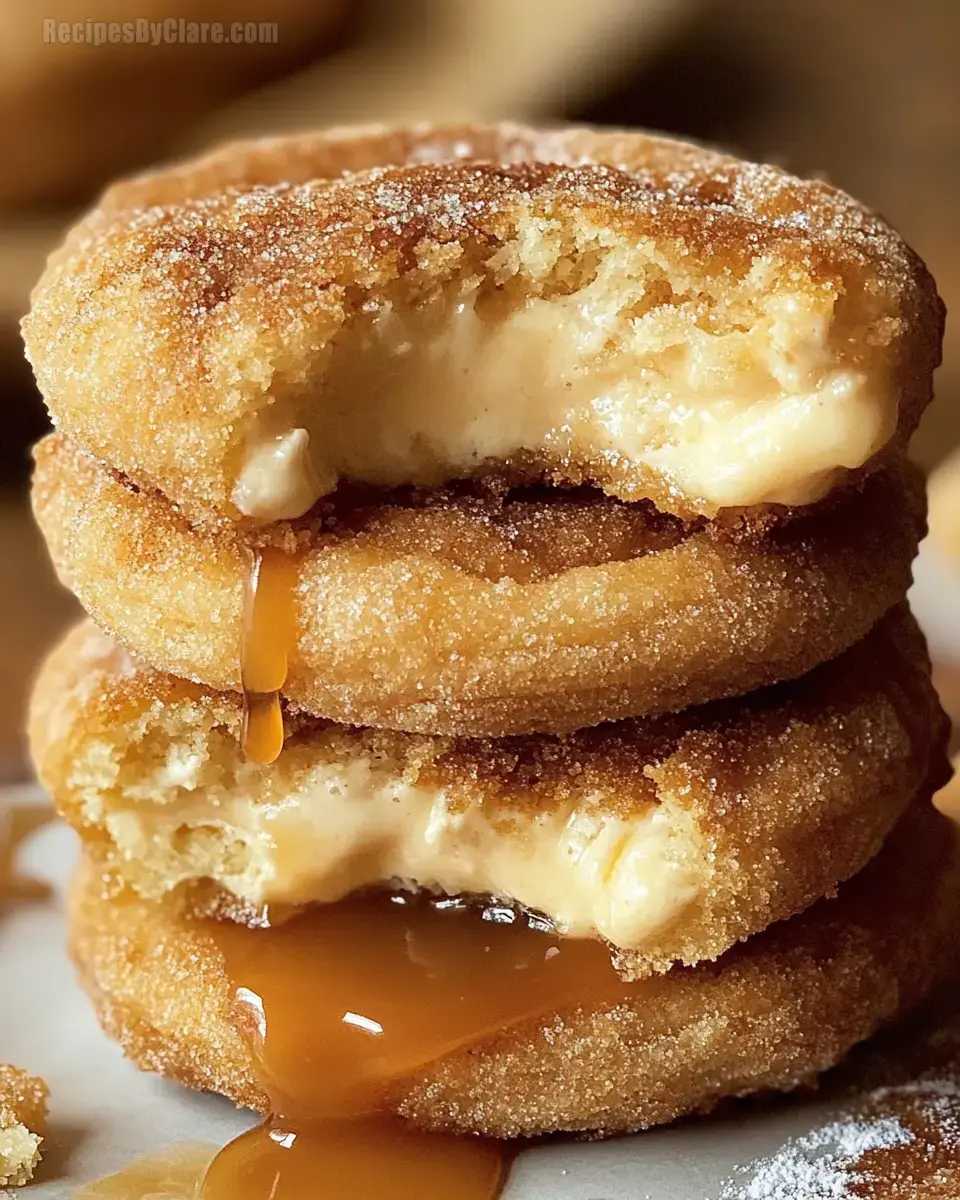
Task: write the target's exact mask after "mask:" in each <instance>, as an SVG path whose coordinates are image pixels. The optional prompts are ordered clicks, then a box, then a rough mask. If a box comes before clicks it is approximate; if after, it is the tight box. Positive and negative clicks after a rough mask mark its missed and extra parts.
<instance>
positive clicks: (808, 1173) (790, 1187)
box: [721, 1117, 914, 1200]
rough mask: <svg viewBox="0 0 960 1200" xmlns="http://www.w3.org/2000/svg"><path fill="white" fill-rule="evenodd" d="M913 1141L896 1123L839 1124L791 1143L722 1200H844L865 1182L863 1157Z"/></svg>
mask: <svg viewBox="0 0 960 1200" xmlns="http://www.w3.org/2000/svg"><path fill="white" fill-rule="evenodd" d="M913 1136H914V1135H913V1134H912V1133H910V1131H909V1130H907V1129H904V1127H903V1126H902V1125H901V1124H900V1122H899V1120H897V1118H896V1117H885V1118H882V1119H881V1120H877V1121H874V1122H873V1123H871V1124H863V1123H858V1122H856V1121H837V1122H834V1123H833V1124H831V1125H825V1126H824V1127H823V1128H822V1129H815V1130H813V1132H812V1133H808V1134H806V1135H805V1136H804V1137H801V1138H797V1139H796V1140H795V1141H792V1142H788V1143H787V1144H786V1145H785V1146H784V1147H783V1149H782V1150H780V1151H779V1152H778V1153H777V1154H775V1155H774V1156H773V1158H770V1159H767V1160H766V1161H764V1162H761V1163H760V1164H759V1165H757V1166H756V1167H755V1168H754V1169H753V1175H752V1177H751V1178H750V1179H749V1180H748V1181H747V1183H745V1184H743V1185H739V1184H734V1185H728V1186H727V1187H726V1188H724V1190H723V1192H722V1194H721V1200H821V1198H822V1200H844V1197H847V1196H850V1195H853V1193H851V1192H850V1191H849V1185H850V1184H851V1183H853V1182H855V1181H857V1180H858V1179H859V1178H861V1175H860V1173H859V1172H858V1171H857V1169H856V1168H857V1164H858V1163H859V1162H860V1160H861V1159H862V1158H863V1156H864V1154H866V1153H867V1152H868V1151H870V1150H890V1149H893V1148H894V1147H896V1146H904V1145H906V1144H907V1143H908V1142H910V1141H912V1140H913Z"/></svg>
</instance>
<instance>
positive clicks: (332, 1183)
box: [202, 1117, 507, 1200]
mask: <svg viewBox="0 0 960 1200" xmlns="http://www.w3.org/2000/svg"><path fill="white" fill-rule="evenodd" d="M506 1172H507V1162H506V1158H505V1156H504V1154H503V1153H502V1148H501V1146H500V1145H499V1144H498V1143H497V1142H493V1141H489V1140H483V1139H480V1138H457V1137H450V1136H449V1135H446V1134H439V1133H422V1132H420V1131H419V1130H415V1129H410V1128H409V1127H408V1126H406V1125H405V1124H404V1123H403V1122H402V1121H400V1120H398V1119H392V1120H391V1119H390V1118H388V1117H364V1118H361V1119H359V1120H354V1121H323V1122H310V1121H293V1122H288V1121H283V1120H279V1119H273V1120H271V1121H268V1122H265V1123H264V1124H263V1125H258V1126H257V1128H256V1129H252V1130H251V1131H250V1132H249V1133H247V1134H244V1135H243V1136H242V1137H239V1138H237V1139H236V1141H234V1142H231V1143H230V1145H229V1146H227V1147H226V1148H225V1149H224V1150H222V1151H221V1152H220V1154H219V1155H218V1156H217V1158H216V1159H214V1161H213V1164H212V1166H211V1167H210V1169H209V1171H208V1172H207V1175H206V1178H205V1180H204V1186H203V1192H202V1197H203V1200H267V1198H268V1197H269V1200H328V1198H329V1200H333V1198H334V1197H337V1198H338V1200H342V1198H344V1197H350V1200H388V1198H389V1200H394V1198H395V1197H398V1196H411V1197H414V1196H415V1197H418V1198H422V1200H432V1198H434V1197H437V1198H439V1197H444V1198H448V1197H449V1198H450V1200H454V1198H455V1200H492V1198H493V1197H495V1196H497V1195H498V1194H499V1192H500V1189H501V1187H502V1186H503V1182H504V1179H505V1177H506Z"/></svg>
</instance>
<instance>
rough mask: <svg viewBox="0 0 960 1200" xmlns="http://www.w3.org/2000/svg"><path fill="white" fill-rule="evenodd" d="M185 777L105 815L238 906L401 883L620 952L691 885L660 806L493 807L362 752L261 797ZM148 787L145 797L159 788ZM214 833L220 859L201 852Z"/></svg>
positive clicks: (682, 852)
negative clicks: (484, 899)
mask: <svg viewBox="0 0 960 1200" xmlns="http://www.w3.org/2000/svg"><path fill="white" fill-rule="evenodd" d="M191 771H192V767H191V765H190V763H189V761H185V762H181V763H180V764H179V765H177V766H175V767H174V766H171V768H170V770H169V772H168V787H167V788H166V792H165V794H166V795H167V796H168V797H170V799H169V800H167V801H166V802H160V803H158V802H157V801H156V800H153V801H150V800H147V799H139V800H138V798H137V797H136V795H135V794H131V789H128V790H127V793H126V796H125V798H124V800H123V801H122V802H118V801H116V800H114V801H112V802H111V806H110V809H109V810H108V811H107V812H106V814H105V816H104V823H105V824H106V827H107V829H108V831H109V833H110V835H111V837H112V838H113V840H114V841H115V843H116V845H117V846H118V848H119V849H120V850H121V852H122V853H123V855H124V856H125V857H127V858H129V859H131V860H136V861H138V862H140V863H142V864H145V865H146V866H148V867H150V868H152V869H154V870H155V871H156V872H157V873H158V874H159V875H162V876H163V877H164V881H165V885H166V886H169V887H172V886H174V885H175V884H176V883H177V882H179V880H180V879H183V878H190V877H191V876H193V875H194V874H196V872H197V870H198V868H202V871H203V873H206V874H210V875H212V876H213V877H215V878H216V879H217V881H218V882H220V883H221V884H223V885H224V886H225V887H226V888H227V889H228V890H230V891H231V892H232V893H233V894H235V895H237V896H239V897H240V898H241V899H243V900H246V901H249V902H251V903H253V904H279V905H286V904H304V903H308V902H322V903H325V902H332V901H335V900H338V899H340V898H341V897H343V896H345V895H347V894H348V893H349V892H351V891H354V890H356V889H358V888H363V887H368V886H372V885H377V884H382V883H384V882H387V881H400V882H401V883H403V884H409V885H417V886H420V887H426V888H431V889H436V890H438V891H441V892H445V893H449V894H456V893H461V892H475V893H482V894H489V895H492V896H495V897H503V898H508V899H511V900H515V901H518V902H520V903H521V904H524V905H527V906H528V907H530V908H533V909H536V910H538V911H540V912H542V913H544V914H545V915H546V916H548V917H550V918H551V919H552V920H553V921H554V922H555V923H556V924H557V926H558V928H559V929H560V930H561V931H563V932H565V933H567V934H569V935H571V936H577V937H586V936H595V935H598V934H599V935H600V936H602V937H604V938H606V939H608V940H609V941H610V942H611V943H613V944H614V945H616V946H619V947H622V948H624V949H627V948H632V947H636V946H639V945H641V944H642V943H643V942H644V941H645V940H646V939H648V938H650V937H652V936H654V935H655V934H657V933H658V932H659V931H661V930H662V929H664V928H665V927H666V926H668V925H669V924H670V923H671V922H672V921H674V920H675V919H676V918H677V917H679V916H680V914H681V913H683V911H684V910H685V909H686V908H687V906H689V905H690V904H692V903H693V902H694V901H695V900H696V898H697V895H698V891H699V879H700V873H701V871H702V866H703V855H702V851H701V849H700V847H699V845H698V843H697V838H696V836H695V833H694V831H693V830H692V828H691V826H690V824H689V822H688V821H687V820H686V819H685V817H684V814H682V813H679V812H677V811H673V812H672V813H669V814H668V811H667V809H666V808H664V807H663V806H655V807H652V808H649V809H647V810H645V811H644V812H643V813H642V815H638V816H636V817H626V818H625V817H619V816H615V815H612V814H611V812H610V809H611V808H612V806H611V805H610V803H609V798H606V797H603V796H601V795H587V796H584V797H583V798H582V799H581V800H579V801H578V802H571V803H570V804H568V805H565V806H561V807H558V808H556V809H553V810H551V811H544V810H540V811H537V810H536V809H534V808H533V807H532V806H531V807H525V808H523V809H522V810H517V811H510V812H506V811H504V810H503V809H502V808H500V809H497V810H496V811H493V812H492V813H491V812H489V811H488V808H487V807H486V806H484V804H482V803H479V802H474V803H471V804H469V805H467V806H464V805H463V804H462V803H458V802H457V801H456V800H454V799H452V798H451V796H450V795H449V794H448V793H447V792H445V791H444V790H443V789H442V788H435V787H424V786H418V785H417V784H411V783H408V782H405V781H404V780H403V779H402V777H399V776H398V775H395V774H390V773H389V772H386V773H385V772H383V771H382V770H381V769H380V768H378V767H377V766H376V765H375V764H373V763H372V762H371V760H369V759H367V758H358V759H356V760H353V761H350V762H348V763H337V764H334V765H331V764H324V765H321V766H316V767H314V768H313V769H311V770H310V771H309V772H308V774H307V775H306V777H303V778H301V779H300V780H299V782H298V784H297V786H296V787H295V788H292V789H291V790H289V791H288V792H287V794H285V795H283V796H278V797H277V798H275V799H272V800H269V801H267V802H264V801H262V800H255V799H254V798H253V796H252V795H251V794H249V793H248V792H246V791H245V789H244V788H243V787H242V786H241V785H240V784H238V783H235V784H234V785H233V786H232V787H230V788H229V789H225V790H223V791H221V792H219V793H216V791H215V789H208V788H202V789H201V788H197V790H196V791H191V790H190V788H189V786H186V787H185V786H184V784H185V782H186V781H187V780H188V779H189V777H190V773H191ZM155 784H156V777H154V782H153V784H152V785H151V795H153V796H157V795H158V794H164V792H163V791H160V792H158V791H157V790H156V788H155ZM211 831H213V832H214V833H215V834H216V835H217V836H218V837H219V838H220V839H221V841H222V845H223V846H232V847H233V849H232V850H231V852H230V853H226V854H221V855H220V856H219V858H217V857H216V856H214V857H213V858H211V857H210V855H209V853H208V850H209V835H210V832H211ZM194 838H196V842H194ZM236 843H239V853H237V846H236ZM198 847H204V849H202V850H198V849H197V848H198ZM214 863H216V864H218V865H213V864H214Z"/></svg>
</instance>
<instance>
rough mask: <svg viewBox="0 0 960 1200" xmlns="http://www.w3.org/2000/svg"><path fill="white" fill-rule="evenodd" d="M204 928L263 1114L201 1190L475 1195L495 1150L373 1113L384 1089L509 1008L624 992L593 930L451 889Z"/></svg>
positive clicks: (527, 1015)
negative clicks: (253, 926) (266, 1112)
mask: <svg viewBox="0 0 960 1200" xmlns="http://www.w3.org/2000/svg"><path fill="white" fill-rule="evenodd" d="M498 918H499V919H498ZM209 929H210V932H211V933H212V935H213V937H214V939H215V941H216V942H217V944H218V946H219V947H220V949H221V952H222V953H223V954H224V956H225V962H226V967H227V971H228V974H229V977H230V979H231V980H232V982H233V989H234V1002H233V1013H234V1019H235V1021H236V1023H237V1025H238V1027H239V1029H240V1030H241V1033H242V1035H243V1037H244V1040H245V1042H246V1043H247V1045H248V1046H249V1048H250V1052H251V1054H252V1056H253V1059H254V1062H255V1064H256V1065H255V1070H256V1073H257V1077H258V1079H259V1081H260V1084H261V1086H262V1087H263V1088H264V1090H265V1091H266V1092H267V1093H268V1094H269V1096H270V1103H271V1108H272V1111H273V1115H272V1117H271V1119H270V1121H269V1122H268V1123H267V1124H266V1125H264V1126H261V1127H260V1128H259V1129H257V1130H255V1131H254V1132H253V1133H252V1134H249V1135H246V1136H245V1137H242V1138H240V1139H238V1140H237V1141H236V1142H234V1143H233V1144H232V1145H230V1146H229V1147H227V1148H226V1150H225V1151H224V1152H222V1153H221V1155H220V1156H219V1157H218V1158H217V1160H215V1162H214V1163H213V1166H212V1167H211V1170H210V1172H209V1173H208V1175H207V1179H206V1182H205V1185H204V1188H203V1197H204V1200H235V1198H236V1200H261V1197H265V1196H276V1197H277V1198H278V1200H280V1198H283V1200H321V1198H323V1197H327V1196H329V1197H330V1198H331V1200H334V1198H335V1197H340V1196H341V1195H343V1194H344V1192H346V1191H349V1192H350V1194H352V1195H354V1196H356V1197H357V1198H358V1200H381V1198H383V1200H387V1198H389V1197H392V1196H394V1195H396V1194H397V1192H398V1191H402V1190H403V1189H404V1188H406V1187H409V1188H411V1189H413V1194H416V1195H423V1196H433V1195H436V1196H442V1195H447V1194H451V1192H454V1193H455V1194H456V1196H457V1197H458V1200H486V1198H487V1197H491V1196H493V1195H495V1194H496V1193H497V1192H498V1191H499V1185H500V1184H501V1183H502V1181H503V1177H504V1161H503V1154H502V1151H501V1148H500V1147H499V1146H498V1145H497V1144H496V1143H493V1142H489V1141H483V1140H477V1139H473V1138H454V1137H451V1136H450V1135H441V1134H436V1133H432V1134H431V1133H423V1132H420V1131H415V1130H413V1129H411V1128H410V1127H408V1126H406V1125H404V1123H403V1122H400V1121H398V1120H397V1119H396V1118H395V1117H390V1116H387V1115H384V1112H383V1110H384V1108H385V1107H386V1106H387V1097H388V1095H389V1092H390V1089H391V1088H392V1087H393V1086H394V1085H395V1084H396V1082H397V1081H398V1080H403V1079H404V1078H406V1077H408V1076H409V1075H410V1074H411V1073H413V1072H415V1071H417V1070H418V1069H422V1068H423V1067H424V1066H427V1065H429V1064H430V1063H432V1062H434V1061H436V1060H437V1059H440V1058H443V1057H445V1056H446V1055H448V1054H451V1053H455V1052H457V1051H462V1050H464V1049H466V1048H468V1047H469V1046H470V1045H472V1044H474V1043H476V1042H478V1041H481V1040H483V1039H484V1038H488V1037H491V1036H495V1035H497V1034H503V1033H505V1032H507V1031H508V1030H510V1029H512V1028H513V1027H514V1026H515V1025H517V1024H518V1023H519V1022H522V1021H525V1020H530V1019H536V1018H538V1017H540V1016H541V1015H542V1014H543V1013H544V1012H547V1011H550V1010H552V1009H555V1008H558V1007H560V1008H564V1007H567V1006H569V1005H576V1004H596V1003H601V1002H606V1003H610V1002H616V1000H618V999H620V998H623V997H628V996H629V995H630V992H631V990H632V989H631V985H629V984H624V983H623V982H622V981H621V980H620V978H619V976H618V975H617V973H616V972H615V971H614V969H613V966H612V964H611V962H610V956H609V953H608V952H607V951H606V950H605V948H604V947H603V946H602V944H600V943H598V942H592V941H578V940H571V939H563V938H560V937H558V936H557V935H555V934H551V933H549V932H546V931H545V930H544V929H543V928H538V923H537V922H531V921H530V920H528V919H527V918H526V917H524V916H523V914H520V913H516V912H512V911H511V910H509V909H504V908H500V909H497V908H488V909H486V910H482V909H478V908H477V907H475V906H470V905H468V904H464V903H459V902H456V901H453V902H451V901H447V902H444V903H434V902H431V901H429V900H427V899H425V898H423V897H419V898H418V897H414V896H404V895H402V894H398V895H381V896H371V897H368V898H366V899H364V898H358V899H354V900H349V901H345V902H344V903H342V904H338V905H325V906H322V907H319V908H317V909H314V910H313V911H312V912H310V913H307V914H303V915H300V916H296V917H293V918H291V919H290V920H289V921H287V922H285V923H283V924H282V925H280V926H279V927H278V928H270V929H259V930H239V929H235V928H231V927H229V926H217V925H212V926H209Z"/></svg>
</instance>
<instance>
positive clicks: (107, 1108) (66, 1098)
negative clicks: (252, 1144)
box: [0, 554, 960, 1200]
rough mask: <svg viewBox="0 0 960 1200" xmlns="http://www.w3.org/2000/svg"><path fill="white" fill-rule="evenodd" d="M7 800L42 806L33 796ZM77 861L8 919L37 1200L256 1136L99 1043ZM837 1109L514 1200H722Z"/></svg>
mask: <svg viewBox="0 0 960 1200" xmlns="http://www.w3.org/2000/svg"><path fill="white" fill-rule="evenodd" d="M917 581H918V582H917V587H916V588H915V591H914V595H913V597H912V599H913V602H914V606H915V609H916V610H917V611H918V613H919V614H920V615H921V616H922V619H923V621H924V623H925V625H926V626H927V628H928V630H929V632H930V633H931V634H932V640H933V641H934V643H935V644H936V645H937V646H938V647H939V648H940V649H941V651H945V650H946V649H947V648H948V647H949V648H950V650H951V651H952V652H953V653H955V654H956V656H957V658H958V659H960V577H958V576H957V575H956V574H953V573H951V572H950V571H949V570H948V569H947V568H946V566H945V565H944V564H942V563H937V562H935V561H933V560H931V559H930V557H929V555H926V554H925V556H924V561H923V562H922V563H921V564H920V566H919V568H918V571H917ZM4 798H5V799H7V800H9V801H11V802H13V803H15V804H23V803H33V804H35V803H42V798H41V797H40V796H39V794H38V793H37V792H36V791H35V790H31V789H26V790H22V791H19V792H10V791H8V792H7V793H5V794H4ZM74 854H75V845H74V838H73V835H72V834H71V833H70V832H69V831H68V830H66V829H65V828H63V827H61V826H49V827H47V828H45V829H42V830H40V831H39V832H38V833H36V834H35V835H34V836H33V837H32V838H31V839H30V840H28V842H27V843H26V844H25V845H24V847H23V849H22V853H21V857H20V862H21V872H22V873H23V874H25V875H30V876H33V877H37V878H42V879H46V880H49V881H50V882H51V883H52V884H53V886H54V895H53V897H52V898H51V900H50V901H48V902H46V903H39V904H24V905H14V906H13V907H11V908H9V909H7V910H4V911H2V912H0V1061H12V1062H16V1063H18V1064H19V1065H21V1066H24V1067H26V1068H28V1069H29V1070H30V1071H32V1072H35V1073H38V1074H40V1075H42V1076H43V1077H44V1078H45V1079H46V1080H47V1082H48V1083H49V1085H50V1089H51V1124H50V1130H49V1135H48V1141H47V1147H48V1148H47V1153H46V1157H45V1160H44V1164H43V1167H42V1168H41V1174H40V1181H39V1182H38V1183H36V1184H34V1185H32V1186H31V1187H29V1188H27V1189H26V1190H25V1191H23V1192H22V1193H21V1195H22V1196H23V1197H24V1200H65V1198H66V1197H68V1196H69V1195H70V1192H71V1190H72V1188H73V1187H74V1186H76V1185H77V1184H79V1183H82V1182H86V1181H87V1180H90V1179H93V1178H96V1177H98V1176H100V1175H104V1174H107V1173H109V1172H110V1171H113V1170H117V1169H118V1168H120V1167H121V1166H123V1165H124V1164H126V1163H127V1162H129V1161H130V1160H131V1159H133V1158H135V1157H137V1156H138V1155H140V1154H144V1153H147V1152H149V1151H152V1150H155V1149H157V1148H159V1147H161V1146H163V1145H168V1144H171V1143H175V1142H181V1141H196V1140H198V1139H201V1140H208V1141H211V1142H215V1143H218V1144H219V1143H223V1142H225V1141H226V1140H228V1139H229V1138H230V1137H232V1136H233V1135H234V1134H235V1133H237V1132H239V1131H240V1130H241V1129H243V1128H245V1127H246V1125H247V1124H249V1118H248V1117H247V1116H245V1115H244V1114H238V1113H236V1112H235V1111H234V1110H233V1109H232V1108H231V1107H230V1105H229V1104H227V1103H226V1102H224V1101H222V1100H219V1099H217V1098H215V1097H209V1096H200V1095H196V1094H193V1093H190V1092H187V1091H185V1090H182V1089H180V1088H178V1087H176V1086H175V1085H172V1084H167V1083H164V1082H163V1081H161V1080H157V1079H153V1078H151V1077H149V1076H145V1075H141V1074H140V1073H139V1072H137V1071H136V1070H135V1069H134V1068H133V1067H132V1066H130V1064H128V1063H127V1062H125V1061H124V1059H123V1057H122V1055H121V1053H120V1051H119V1049H118V1048H117V1047H116V1046H114V1045H113V1044H112V1043H111V1042H109V1041H108V1040H107V1039H106V1038H105V1037H104V1036H103V1035H102V1034H101V1033H100V1031H99V1028H98V1027H97V1024H96V1022H95V1020H94V1018H93V1015H92V1012H91V1010H90V1007H89V1005H88V1004H87V1002H86V999H85V998H84V996H83V995H82V994H81V992H80V990H79V988H78V987H77V985H76V983H75V982H74V978H73V971H72V968H71V966H70V963H69V962H68V960H67V958H66V955H65V954H64V953H63V939H64V932H63V921H62V908H61V903H60V897H61V890H62V885H63V881H64V880H65V879H66V877H67V875H68V873H69V870H70V864H71V862H72V860H73V857H74ZM838 1104H839V1101H838V1100H837V1098H836V1091H835V1090H834V1092H833V1095H832V1096H831V1095H830V1094H821V1095H819V1096H818V1097H817V1098H815V1099H812V1100H811V1099H809V1098H808V1099H806V1100H803V1101H798V1100H794V1101H790V1102H778V1103H775V1104H770V1105H768V1106H759V1105H743V1106H740V1107H738V1108H735V1109H733V1110H732V1112H730V1113H728V1114H727V1115H725V1116H723V1117H721V1118H716V1119H712V1120H709V1121H701V1122H691V1123H688V1124H685V1125H678V1126H674V1127H671V1128H667V1129H662V1130H654V1131H651V1132H649V1133H646V1134H641V1135H639V1136H637V1137H632V1138H624V1139H621V1140H618V1141H612V1142H606V1143H599V1144H595V1145H582V1144H577V1143H569V1142H568V1143H558V1144H555V1145H544V1146H541V1147H539V1148H537V1149H534V1150H531V1151H528V1152H527V1153H525V1154H523V1155H522V1156H521V1157H520V1159H519V1160H518V1161H517V1163H516V1165H515V1167H514V1171H513V1174H512V1176H511V1179H510V1183H509V1185H508V1187H507V1189H506V1192H505V1198H504V1200H718V1197H719V1195H720V1192H721V1191H722V1189H723V1184H724V1182H726V1181H727V1180H728V1179H729V1178H730V1176H731V1173H732V1172H733V1171H734V1169H735V1168H736V1167H737V1166H738V1165H741V1164H745V1163H748V1162H749V1161H750V1160H752V1159H753V1158H755V1157H758V1156H761V1155H767V1154H770V1153H771V1152H773V1151H774V1150H776V1149H777V1148H778V1147H779V1146H780V1145H781V1144H782V1143H783V1142H784V1141H785V1140H786V1139H787V1138H788V1137H792V1136H796V1135H798V1134H801V1133H804V1132H806V1131H807V1130H809V1129H810V1128H812V1127H813V1126H814V1125H818V1124H820V1123H822V1122H824V1121H825V1120H827V1119H829V1117H830V1116H831V1114H832V1113H834V1112H835V1111H836V1110H837V1107H838ZM796 1200H805V1198H804V1197H802V1196H798V1197H796Z"/></svg>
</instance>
